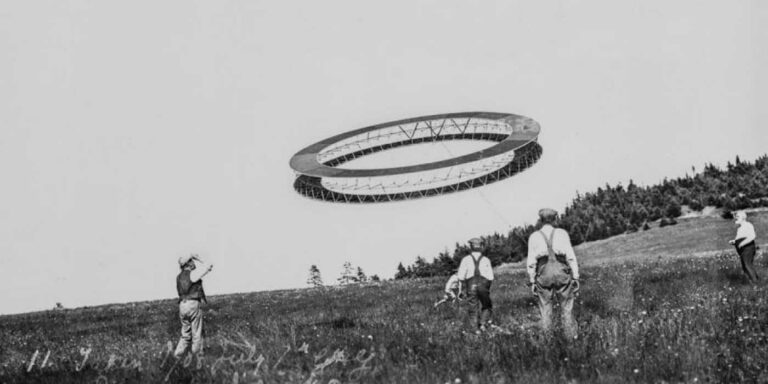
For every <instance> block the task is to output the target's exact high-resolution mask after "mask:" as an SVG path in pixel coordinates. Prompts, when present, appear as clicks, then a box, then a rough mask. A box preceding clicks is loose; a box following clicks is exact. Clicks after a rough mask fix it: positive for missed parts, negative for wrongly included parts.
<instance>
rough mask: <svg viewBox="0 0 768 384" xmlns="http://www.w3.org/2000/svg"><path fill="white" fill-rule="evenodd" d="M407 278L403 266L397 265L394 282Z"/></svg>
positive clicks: (401, 264)
mask: <svg viewBox="0 0 768 384" xmlns="http://www.w3.org/2000/svg"><path fill="white" fill-rule="evenodd" d="M409 277H411V276H409V274H408V271H407V270H406V269H405V267H404V266H403V263H402V262H401V263H399V264H397V273H395V280H400V279H407V278H409Z"/></svg>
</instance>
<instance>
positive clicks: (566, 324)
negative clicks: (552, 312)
mask: <svg viewBox="0 0 768 384" xmlns="http://www.w3.org/2000/svg"><path fill="white" fill-rule="evenodd" d="M560 295H561V297H562V302H561V304H560V306H561V307H562V314H561V316H562V321H563V330H564V331H565V335H566V336H567V337H569V338H571V339H574V338H576V336H577V335H578V325H577V324H576V320H575V319H574V318H573V303H574V301H575V300H574V299H575V298H576V295H575V294H574V293H573V288H572V287H571V285H570V284H569V285H567V286H566V287H564V288H563V290H562V291H561V293H560Z"/></svg>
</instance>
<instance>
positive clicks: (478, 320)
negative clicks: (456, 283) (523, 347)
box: [458, 238, 493, 332]
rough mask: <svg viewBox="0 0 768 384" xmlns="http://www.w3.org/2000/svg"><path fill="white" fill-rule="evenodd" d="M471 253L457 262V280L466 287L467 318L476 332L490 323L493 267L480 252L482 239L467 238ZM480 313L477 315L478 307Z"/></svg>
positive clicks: (483, 329)
mask: <svg viewBox="0 0 768 384" xmlns="http://www.w3.org/2000/svg"><path fill="white" fill-rule="evenodd" d="M469 245H470V247H471V249H472V253H470V254H469V255H466V256H464V258H463V259H461V264H459V272H458V275H459V280H461V281H462V282H464V284H465V286H466V287H467V289H466V292H467V303H468V305H469V319H470V321H471V322H473V323H474V324H473V326H474V327H477V329H478V332H480V331H485V330H486V327H487V326H490V323H491V311H492V309H493V304H492V303H491V283H492V282H493V269H492V268H491V260H489V259H488V258H487V257H485V256H483V254H482V252H481V249H482V248H481V247H482V241H481V240H480V239H478V238H473V239H471V240H469ZM478 306H479V307H480V313H479V316H478V310H477V309H478V308H477V307H478Z"/></svg>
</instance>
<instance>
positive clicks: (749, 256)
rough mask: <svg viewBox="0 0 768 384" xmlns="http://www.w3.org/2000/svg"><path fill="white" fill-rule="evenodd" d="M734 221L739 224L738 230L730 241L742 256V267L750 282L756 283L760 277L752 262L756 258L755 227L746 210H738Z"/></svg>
mask: <svg viewBox="0 0 768 384" xmlns="http://www.w3.org/2000/svg"><path fill="white" fill-rule="evenodd" d="M733 218H734V222H735V223H736V225H738V226H739V229H737V230H736V238H735V239H733V240H731V241H729V243H730V244H731V245H733V246H734V247H736V252H738V253H739V257H740V258H741V269H743V270H744V273H746V274H747V278H748V279H749V282H750V283H752V284H756V283H757V282H758V281H759V280H760V278H759V277H757V272H756V271H755V266H754V265H752V262H753V261H754V260H755V251H756V247H755V238H756V237H757V236H756V235H755V227H754V226H753V225H752V223H750V222H749V221H747V213H746V212H744V211H738V212H736V214H735V215H733Z"/></svg>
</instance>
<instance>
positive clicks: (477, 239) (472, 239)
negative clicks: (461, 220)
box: [469, 237, 483, 246]
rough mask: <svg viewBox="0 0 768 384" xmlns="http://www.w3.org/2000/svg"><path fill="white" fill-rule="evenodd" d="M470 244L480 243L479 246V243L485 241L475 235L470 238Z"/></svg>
mask: <svg viewBox="0 0 768 384" xmlns="http://www.w3.org/2000/svg"><path fill="white" fill-rule="evenodd" d="M469 244H470V245H478V246H479V245H482V244H483V241H482V240H480V238H478V237H473V238H471V239H469Z"/></svg>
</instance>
